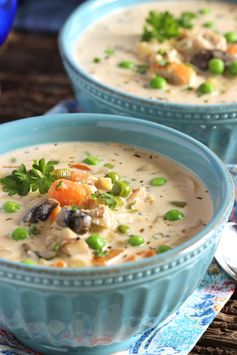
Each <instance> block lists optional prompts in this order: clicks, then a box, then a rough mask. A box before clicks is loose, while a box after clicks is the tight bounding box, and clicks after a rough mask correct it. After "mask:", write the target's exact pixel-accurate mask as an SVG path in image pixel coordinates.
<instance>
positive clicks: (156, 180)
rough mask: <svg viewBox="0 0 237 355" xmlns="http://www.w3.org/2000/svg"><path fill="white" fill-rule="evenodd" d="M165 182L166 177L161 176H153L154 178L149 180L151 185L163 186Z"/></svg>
mask: <svg viewBox="0 0 237 355" xmlns="http://www.w3.org/2000/svg"><path fill="white" fill-rule="evenodd" d="M166 183H167V179H165V178H163V177H155V178H153V179H151V181H150V185H151V186H163V185H165V184H166Z"/></svg>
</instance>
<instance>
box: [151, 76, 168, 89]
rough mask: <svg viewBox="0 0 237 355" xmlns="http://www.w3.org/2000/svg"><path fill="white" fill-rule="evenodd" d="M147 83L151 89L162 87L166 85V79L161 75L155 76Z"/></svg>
mask: <svg viewBox="0 0 237 355" xmlns="http://www.w3.org/2000/svg"><path fill="white" fill-rule="evenodd" d="M149 85H150V87H151V88H152V89H164V88H165V87H166V85H167V80H166V79H165V78H162V76H156V77H155V78H154V79H152V80H151V81H150V84H149Z"/></svg>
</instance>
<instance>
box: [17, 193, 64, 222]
mask: <svg viewBox="0 0 237 355" xmlns="http://www.w3.org/2000/svg"><path fill="white" fill-rule="evenodd" d="M57 206H58V202H57V201H56V200H53V199H46V200H44V201H42V202H40V203H39V204H37V205H36V206H34V207H33V208H32V209H31V210H30V211H29V212H28V213H27V214H26V215H25V216H24V218H23V222H24V223H39V222H44V221H46V220H47V219H48V218H49V216H50V214H51V212H52V210H53V209H54V208H55V207H57Z"/></svg>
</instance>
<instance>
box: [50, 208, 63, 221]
mask: <svg viewBox="0 0 237 355" xmlns="http://www.w3.org/2000/svg"><path fill="white" fill-rule="evenodd" d="M60 211H61V207H60V206H57V207H55V208H54V209H53V211H52V212H51V214H50V217H49V218H50V223H53V222H54V221H55V219H56V217H57V215H58V214H59V212H60Z"/></svg>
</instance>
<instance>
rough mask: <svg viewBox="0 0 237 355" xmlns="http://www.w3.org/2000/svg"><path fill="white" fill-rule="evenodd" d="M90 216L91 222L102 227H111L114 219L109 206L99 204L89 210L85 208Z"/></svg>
mask: <svg viewBox="0 0 237 355" xmlns="http://www.w3.org/2000/svg"><path fill="white" fill-rule="evenodd" d="M85 212H86V213H88V214H89V215H90V216H91V217H92V224H94V225H97V226H99V227H103V228H109V229H111V228H113V225H114V221H113V216H112V214H111V211H110V209H109V207H107V206H105V205H99V206H98V207H96V208H93V209H91V210H85Z"/></svg>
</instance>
